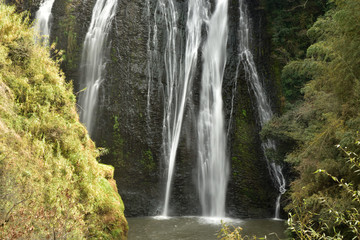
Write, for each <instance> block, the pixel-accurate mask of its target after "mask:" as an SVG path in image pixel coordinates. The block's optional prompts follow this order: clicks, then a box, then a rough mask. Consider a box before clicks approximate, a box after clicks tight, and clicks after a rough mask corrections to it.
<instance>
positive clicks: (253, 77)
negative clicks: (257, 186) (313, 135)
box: [239, 0, 286, 218]
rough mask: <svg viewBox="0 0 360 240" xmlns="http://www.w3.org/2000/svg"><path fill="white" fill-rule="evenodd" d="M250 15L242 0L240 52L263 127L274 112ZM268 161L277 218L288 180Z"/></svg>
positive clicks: (270, 144) (271, 145) (267, 145)
mask: <svg viewBox="0 0 360 240" xmlns="http://www.w3.org/2000/svg"><path fill="white" fill-rule="evenodd" d="M249 29H250V24H249V16H248V13H247V7H246V5H245V3H244V0H240V26H239V37H240V41H239V42H240V45H239V50H240V51H239V52H240V53H239V54H240V60H241V62H242V63H243V65H244V68H245V72H246V78H247V80H248V82H249V83H250V86H251V89H252V90H253V92H254V94H255V98H256V106H257V110H258V114H259V122H260V125H261V127H263V126H264V125H265V124H266V123H267V122H268V121H270V119H271V118H272V116H273V112H272V110H271V106H270V103H269V100H268V97H267V95H266V91H265V89H264V86H263V84H262V82H261V81H260V78H259V75H258V72H257V69H256V65H255V62H254V58H253V55H252V53H251V51H250V47H249V41H250V36H249V31H250V30H249ZM262 149H263V151H264V153H265V152H266V150H269V149H270V150H276V144H275V141H274V140H272V139H266V140H264V141H263V142H262ZM265 158H266V161H267V164H268V169H269V172H270V175H271V177H272V180H273V182H274V184H275V185H276V187H277V189H278V191H279V195H278V197H277V198H276V203H275V205H276V207H275V218H279V215H280V214H279V213H280V199H281V195H282V194H284V193H285V191H286V189H285V186H286V181H285V178H284V176H283V174H282V168H281V166H279V165H278V164H276V163H275V162H270V161H269V159H268V158H267V157H266V155H265Z"/></svg>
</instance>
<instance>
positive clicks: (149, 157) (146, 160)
mask: <svg viewBox="0 0 360 240" xmlns="http://www.w3.org/2000/svg"><path fill="white" fill-rule="evenodd" d="M142 156H143V157H142V159H141V161H140V162H141V164H142V167H143V168H144V169H145V170H146V171H147V172H149V173H150V172H153V171H154V170H155V168H156V163H155V161H154V157H153V154H152V152H151V150H150V149H149V150H147V151H144V152H143V154H142Z"/></svg>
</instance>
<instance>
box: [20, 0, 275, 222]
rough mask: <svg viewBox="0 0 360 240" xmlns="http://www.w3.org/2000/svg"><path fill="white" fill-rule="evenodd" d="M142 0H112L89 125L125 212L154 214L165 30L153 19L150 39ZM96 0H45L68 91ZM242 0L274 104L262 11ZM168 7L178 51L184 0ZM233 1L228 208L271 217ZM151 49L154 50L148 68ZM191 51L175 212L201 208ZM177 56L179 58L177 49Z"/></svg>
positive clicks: (161, 180) (160, 183)
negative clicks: (174, 14)
mask: <svg viewBox="0 0 360 240" xmlns="http://www.w3.org/2000/svg"><path fill="white" fill-rule="evenodd" d="M147 3H148V2H147V1H144V0H123V1H119V2H118V6H117V14H116V17H115V19H114V21H113V23H112V31H111V33H110V36H109V39H110V41H109V46H108V54H107V63H106V70H105V75H104V78H105V81H104V82H103V84H102V85H101V89H100V94H99V109H98V113H99V114H98V115H97V124H96V130H95V132H94V134H93V136H92V138H93V139H94V140H95V141H96V144H97V146H98V147H103V148H106V149H108V150H109V151H108V152H109V153H108V154H105V155H103V156H102V157H101V161H102V162H104V163H106V164H111V165H113V166H115V179H116V181H117V185H118V188H119V193H120V195H121V196H122V199H123V201H124V204H125V213H126V216H148V215H157V214H160V213H161V208H162V205H163V201H164V189H165V182H166V173H165V163H164V159H163V145H162V134H163V133H162V126H163V117H164V94H163V91H164V84H165V83H166V81H165V78H166V75H165V74H166V73H165V70H164V67H163V66H164V46H165V43H166V30H165V25H164V23H163V21H161V19H160V20H158V22H157V24H158V26H157V27H158V28H157V31H158V33H157V38H158V48H154V47H150V48H149V47H148V46H149V37H150V41H152V39H153V35H154V29H153V24H154V21H155V20H154V14H155V13H156V3H157V1H155V0H149V4H150V5H148V4H147ZM94 4H95V0H87V1H80V0H71V1H65V0H56V1H55V3H54V7H53V25H52V36H51V41H53V42H56V43H57V47H58V48H59V49H63V50H64V56H65V57H64V62H63V63H62V68H63V70H64V72H65V74H66V77H67V79H69V80H73V81H74V91H75V92H78V91H81V89H79V79H80V78H79V74H80V72H79V68H80V60H81V52H82V45H83V41H84V39H85V35H86V32H87V29H88V26H89V24H90V20H91V15H92V8H93V6H94ZM247 4H248V8H249V11H250V15H251V19H252V26H253V33H252V42H251V47H252V50H253V54H254V57H255V61H256V62H257V66H258V71H259V73H260V76H261V77H262V78H263V79H264V80H265V85H266V89H267V91H268V92H269V93H270V94H269V95H270V97H271V99H272V100H273V102H274V103H275V104H274V107H273V108H274V112H276V96H277V93H276V87H275V84H274V83H273V82H272V81H271V80H272V77H271V75H270V71H269V69H268V68H269V64H268V61H269V50H268V49H269V39H268V36H267V35H266V30H265V29H266V21H265V19H266V18H265V15H266V12H265V11H264V10H263V9H262V8H261V7H260V5H259V1H250V0H249V1H247ZM212 7H214V1H212ZM24 8H27V9H35V5H34V6H33V5H31V7H29V6H25V5H24ZM176 8H177V10H178V12H179V15H178V30H179V32H178V34H179V41H178V43H179V44H178V45H179V48H181V49H179V52H183V51H184V45H185V27H186V22H185V21H186V17H187V1H186V0H178V1H176ZM238 8H239V1H238V0H229V34H230V35H229V39H228V48H227V59H228V60H227V65H226V70H225V79H224V84H223V98H224V111H225V116H226V119H227V122H228V124H227V128H228V157H229V161H231V176H230V181H229V185H228V194H227V212H228V213H229V215H230V216H232V217H272V216H273V212H274V208H275V206H274V204H275V198H276V195H277V193H276V192H275V191H274V186H273V184H272V182H271V179H270V176H269V172H268V170H267V166H266V162H265V159H264V156H263V153H262V150H261V141H260V137H259V130H260V129H259V124H258V123H257V120H256V119H257V118H258V117H257V112H256V110H254V109H255V108H254V96H253V94H252V93H251V91H249V88H248V85H247V82H246V79H245V73H244V70H243V69H242V68H241V63H240V65H239V66H240V68H239V71H238V75H237V77H236V71H237V68H238V64H239V63H238V57H237V56H238V38H237V30H238V21H239V11H238ZM212 9H213V8H212ZM149 10H150V11H149ZM32 12H34V10H32ZM205 34H206V32H205V31H204V36H205ZM150 46H151V45H150ZM149 49H150V50H151V51H152V55H151V56H153V57H152V59H151V64H152V65H151V69H150V68H149ZM199 54H200V56H199V58H198V66H197V76H196V78H195V79H194V80H193V87H192V93H191V94H190V95H189V96H188V105H187V107H186V111H185V115H184V124H183V126H182V134H181V137H180V144H179V149H178V154H177V159H176V167H175V174H174V181H173V188H172V194H171V198H170V206H171V211H170V213H171V214H173V215H199V214H201V213H200V211H201V210H200V209H201V208H200V204H199V200H198V195H197V190H196V166H197V141H196V139H197V132H196V131H197V130H196V119H197V112H198V106H199V92H200V84H201V65H202V64H201V51H200V53H199ZM178 57H179V59H180V58H181V57H182V56H178ZM150 70H151V71H150ZM150 73H151V75H150ZM150 76H151V81H150V83H149V77H150ZM149 84H150V90H149V88H148V87H149ZM235 86H236V91H234V87H235ZM148 94H149V96H150V101H149V102H148ZM233 94H235V96H234V97H233ZM232 108H233V110H231V109H232ZM230 119H231V122H230V123H229V120H230ZM229 124H230V125H229Z"/></svg>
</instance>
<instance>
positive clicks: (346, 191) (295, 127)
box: [262, 0, 360, 239]
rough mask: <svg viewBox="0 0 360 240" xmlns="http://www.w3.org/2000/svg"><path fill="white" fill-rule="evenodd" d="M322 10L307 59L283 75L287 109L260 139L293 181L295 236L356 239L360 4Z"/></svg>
mask: <svg viewBox="0 0 360 240" xmlns="http://www.w3.org/2000/svg"><path fill="white" fill-rule="evenodd" d="M304 2H308V1H304ZM309 2H310V1H309ZM316 2H319V3H320V2H321V1H313V4H314V3H316ZM327 6H328V8H329V9H328V11H327V12H326V13H325V14H324V16H322V17H320V18H318V20H317V21H316V22H315V23H314V24H313V25H312V26H311V27H309V29H308V31H307V37H308V39H309V41H310V42H311V43H312V45H311V46H310V47H308V49H307V51H306V54H304V56H302V54H300V55H298V57H297V58H292V59H291V60H292V61H290V62H289V63H288V64H287V65H286V66H285V67H284V68H283V70H282V81H283V83H284V84H283V86H284V90H285V91H284V95H285V97H286V99H287V102H288V103H289V104H288V106H289V107H288V109H287V111H286V112H285V113H284V114H283V115H282V116H281V117H277V118H275V119H273V121H272V122H271V123H269V124H268V126H267V127H266V128H265V129H264V130H263V132H262V134H263V135H264V136H266V137H271V138H274V139H277V140H278V142H280V143H283V144H282V149H284V148H285V149H287V154H286V155H285V156H284V158H285V160H286V161H287V162H289V163H291V164H292V165H293V166H294V167H295V169H296V170H295V171H296V173H297V175H298V177H297V179H296V180H295V181H294V182H293V183H292V185H291V192H290V195H291V203H290V204H289V205H288V206H287V211H288V212H289V213H291V214H292V218H291V224H292V225H291V226H292V230H293V233H294V237H295V238H300V239H354V238H356V239H357V238H359V237H360V235H359V232H360V225H359V222H360V216H359V214H358V212H357V210H356V209H360V202H359V201H358V199H359V187H360V176H359V174H358V171H357V172H354V169H353V167H354V166H358V158H356V157H355V158H354V157H352V158H350V159H353V160H352V161H350V162H349V156H356V154H359V152H360V148H359V145H358V142H357V140H358V139H359V130H360V114H359V109H360V81H359V79H360V67H359V66H360V48H359V46H360V1H359V0H336V1H333V0H329V1H328V5H327ZM294 19H295V18H294ZM294 26H295V25H294ZM288 83H291V84H288ZM287 84H288V85H287ZM295 85H296V86H295ZM291 91H295V92H293V93H292V92H291ZM337 145H338V146H342V147H343V148H344V149H345V147H346V149H345V151H339V149H338V148H337V147H336V146H337ZM354 159H355V160H354ZM318 169H322V170H321V171H317V170H318ZM325 171H326V174H321V173H324V172H325ZM316 172H317V173H316ZM354 209H355V210H354Z"/></svg>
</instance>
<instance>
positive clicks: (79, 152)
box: [0, 1, 128, 239]
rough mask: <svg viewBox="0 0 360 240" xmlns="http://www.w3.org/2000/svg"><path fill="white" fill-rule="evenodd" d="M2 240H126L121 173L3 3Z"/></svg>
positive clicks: (53, 66)
mask: <svg viewBox="0 0 360 240" xmlns="http://www.w3.org/2000/svg"><path fill="white" fill-rule="evenodd" d="M0 16H1V17H0V238H1V239H18V238H21V239H85V238H90V239H124V238H126V236H127V229H128V227H127V222H126V219H125V217H124V214H123V211H124V205H123V203H122V200H121V198H120V196H119V195H118V193H117V189H116V183H115V181H114V180H113V172H114V169H113V168H112V167H111V166H107V165H102V164H99V163H98V162H97V160H96V158H97V157H98V155H99V152H98V150H97V149H96V148H95V145H94V143H93V142H92V141H91V140H90V138H89V136H88V134H87V131H86V129H85V127H84V126H83V125H82V124H81V123H80V122H79V120H78V115H77V113H76V108H75V97H74V95H73V93H72V85H71V83H66V82H65V79H64V75H63V73H62V72H61V70H60V69H59V66H58V65H59V62H55V61H53V60H52V59H50V57H49V49H47V48H45V47H42V46H39V45H38V44H35V43H34V34H33V29H31V28H30V24H29V20H28V17H27V15H26V14H17V13H15V8H14V7H9V6H6V5H5V4H4V3H3V2H2V1H0Z"/></svg>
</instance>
